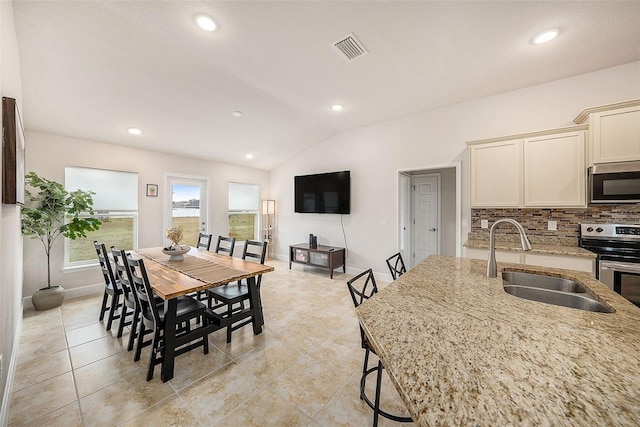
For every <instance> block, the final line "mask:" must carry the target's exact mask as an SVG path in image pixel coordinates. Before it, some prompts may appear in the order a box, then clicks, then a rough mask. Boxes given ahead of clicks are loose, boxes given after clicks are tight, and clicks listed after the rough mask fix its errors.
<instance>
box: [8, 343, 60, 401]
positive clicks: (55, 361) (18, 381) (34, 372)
mask: <svg viewBox="0 0 640 427" xmlns="http://www.w3.org/2000/svg"><path fill="white" fill-rule="evenodd" d="M70 371H71V362H70V361H69V351H67V350H66V349H65V350H60V351H58V352H55V353H53V354H48V355H45V356H40V357H38V358H36V359H30V360H25V361H19V362H18V366H16V373H15V380H14V383H13V391H14V392H16V391H19V390H22V389H23V388H25V387H28V386H31V385H34V384H38V383H40V382H42V381H46V380H49V379H51V378H54V377H57V376H58V375H60V374H64V373H65V372H70Z"/></svg>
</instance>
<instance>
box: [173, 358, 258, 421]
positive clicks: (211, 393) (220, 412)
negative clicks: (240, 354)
mask: <svg viewBox="0 0 640 427" xmlns="http://www.w3.org/2000/svg"><path fill="white" fill-rule="evenodd" d="M265 389H266V386H265V385H264V383H262V382H261V381H260V380H258V379H257V378H256V377H254V376H253V375H251V374H249V373H247V372H246V370H245V369H244V368H243V367H241V366H239V365H238V364H236V363H230V364H227V365H225V366H223V367H222V368H220V369H218V370H217V371H214V372H213V373H211V374H210V375H208V376H206V377H204V378H203V379H201V380H199V381H198V382H196V383H194V384H193V385H191V386H190V387H188V388H187V389H185V390H182V391H180V392H179V393H178V394H179V395H180V396H181V397H182V399H183V400H184V401H185V402H186V403H187V405H188V406H189V409H190V410H191V412H192V413H193V414H194V415H195V416H196V418H197V419H198V420H199V421H200V422H201V423H202V424H203V425H216V423H217V422H219V421H220V420H222V419H223V418H224V417H226V416H227V415H229V414H230V413H231V412H233V411H234V410H235V409H236V408H238V407H239V406H240V405H242V404H243V403H244V402H246V401H247V400H249V399H251V400H253V398H254V396H255V395H256V394H257V393H260V392H261V391H263V390H265ZM237 425H242V424H237Z"/></svg>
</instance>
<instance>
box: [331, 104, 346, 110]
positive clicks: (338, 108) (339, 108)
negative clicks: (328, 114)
mask: <svg viewBox="0 0 640 427" xmlns="http://www.w3.org/2000/svg"><path fill="white" fill-rule="evenodd" d="M343 108H344V107H343V106H342V105H341V104H333V105H332V106H331V109H332V110H333V111H342V109H343Z"/></svg>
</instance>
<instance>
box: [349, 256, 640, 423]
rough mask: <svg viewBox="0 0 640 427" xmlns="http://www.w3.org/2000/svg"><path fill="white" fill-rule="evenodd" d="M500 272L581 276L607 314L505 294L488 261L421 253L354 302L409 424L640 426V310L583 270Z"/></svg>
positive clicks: (515, 268) (510, 266)
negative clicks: (415, 260) (408, 266)
mask: <svg viewBox="0 0 640 427" xmlns="http://www.w3.org/2000/svg"><path fill="white" fill-rule="evenodd" d="M498 268H499V269H500V270H502V269H506V270H512V271H529V272H542V273H546V274H550V275H557V276H562V277H566V278H569V279H572V280H575V281H578V282H580V283H582V284H584V285H585V286H586V287H587V289H588V291H589V293H591V294H592V295H595V296H596V297H597V299H598V300H600V301H601V302H603V303H604V304H605V305H608V306H610V307H611V308H613V309H614V310H615V313H593V312H588V311H582V310H578V309H572V308H565V307H559V306H555V305H550V304H544V303H539V302H534V301H528V300H525V299H521V298H517V297H514V296H512V295H509V294H507V293H506V292H504V290H503V288H502V280H501V279H500V278H499V277H498V278H493V279H491V278H487V277H486V276H485V272H486V261H481V260H472V259H466V258H454V257H444V256H431V257H429V258H427V259H425V260H424V261H422V262H421V263H420V264H418V265H417V266H416V267H414V268H412V269H411V270H409V271H408V272H407V273H405V274H404V275H402V276H401V277H400V278H398V280H396V281H395V282H393V283H391V284H390V285H389V286H387V287H386V288H384V289H383V290H381V291H380V292H379V293H378V294H377V295H375V296H374V297H373V298H371V299H369V300H367V301H366V302H364V303H363V304H361V305H360V306H359V307H358V308H357V309H356V314H357V316H358V319H359V321H360V324H361V325H362V327H363V329H364V330H365V333H366V334H367V336H368V338H369V339H370V342H371V345H372V346H373V347H374V349H375V350H376V352H377V354H378V355H379V356H380V358H381V360H382V362H383V364H384V365H385V368H386V370H387V372H388V373H389V376H390V377H391V380H392V382H393V383H394V384H395V386H396V388H397V389H398V391H399V393H400V396H401V397H402V399H403V400H404V402H405V404H406V406H407V409H408V410H409V412H410V413H411V416H412V417H413V419H414V420H415V421H416V423H417V424H418V425H421V426H431V425H457V426H471V425H473V426H476V425H477V426H490V425H520V426H528V425H553V426H560V425H571V426H594V425H638V424H639V423H640V334H638V325H639V324H640V309H639V308H637V307H636V306H634V305H633V304H631V303H630V302H628V301H627V300H625V299H624V298H622V297H621V296H620V295H618V294H616V293H614V292H613V291H611V290H610V289H609V288H607V287H606V286H605V285H604V284H602V283H600V282H598V281H597V280H595V279H594V278H593V277H592V276H591V275H589V274H588V273H583V272H578V271H573V270H560V269H553V268H548V267H544V268H543V267H535V266H528V265H522V264H507V263H498ZM498 276H500V274H498Z"/></svg>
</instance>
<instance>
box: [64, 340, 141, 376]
mask: <svg viewBox="0 0 640 427" xmlns="http://www.w3.org/2000/svg"><path fill="white" fill-rule="evenodd" d="M123 338H124V337H123ZM126 349H127V342H126V340H123V339H122V338H121V339H115V338H113V337H111V336H106V337H103V338H99V339H97V340H93V341H90V342H88V343H85V344H80V345H78V346H75V347H73V348H70V349H69V352H70V354H71V363H72V365H73V368H74V369H77V368H80V367H82V366H85V365H88V364H90V363H93V362H96V361H98V360H100V359H104V358H105V357H109V356H111V355H113V354H116V353H120V352H122V351H126ZM132 357H133V356H132Z"/></svg>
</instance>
